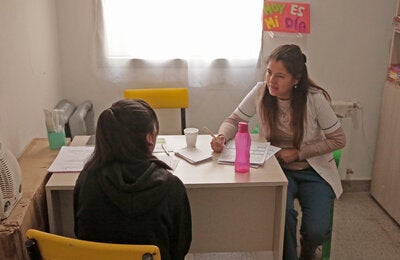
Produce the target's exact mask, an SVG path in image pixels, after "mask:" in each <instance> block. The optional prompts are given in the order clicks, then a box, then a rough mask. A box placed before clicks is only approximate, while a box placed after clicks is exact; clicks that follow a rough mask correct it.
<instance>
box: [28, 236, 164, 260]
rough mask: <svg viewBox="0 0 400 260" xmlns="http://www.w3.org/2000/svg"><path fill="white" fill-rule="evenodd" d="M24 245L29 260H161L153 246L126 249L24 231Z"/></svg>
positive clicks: (121, 246) (157, 250)
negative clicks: (25, 236) (25, 237)
mask: <svg viewBox="0 0 400 260" xmlns="http://www.w3.org/2000/svg"><path fill="white" fill-rule="evenodd" d="M26 235H27V238H28V240H27V241H26V242H25V246H26V249H27V251H28V255H29V257H30V259H31V260H37V259H42V260H50V259H51V260H64V259H65V260H71V259H73V260H87V259H89V260H91V259H96V260H110V259H118V260H125V259H126V260H128V259H130V260H161V255H160V250H159V248H158V247H157V246H155V245H127V244H111V243H100V242H92V241H85V240H80V239H75V238H69V237H63V236H59V235H54V234H50V233H47V232H43V231H39V230H35V229H28V230H27V232H26Z"/></svg>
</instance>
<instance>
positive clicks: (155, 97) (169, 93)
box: [124, 88, 189, 134]
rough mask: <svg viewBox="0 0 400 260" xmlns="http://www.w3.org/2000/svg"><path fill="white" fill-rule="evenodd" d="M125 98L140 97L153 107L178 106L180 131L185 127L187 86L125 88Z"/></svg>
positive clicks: (187, 101) (187, 105)
mask: <svg viewBox="0 0 400 260" xmlns="http://www.w3.org/2000/svg"><path fill="white" fill-rule="evenodd" d="M124 98H125V99H142V100H144V101H146V102H147V103H149V105H150V106H151V107H152V108H154V109H163V108H180V109H181V131H182V134H183V129H185V128H186V110H185V109H186V108H188V107H189V93H188V89H187V88H145V89H125V90H124Z"/></svg>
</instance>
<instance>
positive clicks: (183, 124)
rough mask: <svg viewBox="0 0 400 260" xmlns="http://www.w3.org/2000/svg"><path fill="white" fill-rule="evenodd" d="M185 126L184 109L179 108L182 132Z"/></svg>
mask: <svg viewBox="0 0 400 260" xmlns="http://www.w3.org/2000/svg"><path fill="white" fill-rule="evenodd" d="M185 128H186V110H185V109H184V108H181V131H182V134H184V133H183V130H184V129H185Z"/></svg>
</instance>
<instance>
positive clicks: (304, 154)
mask: <svg viewBox="0 0 400 260" xmlns="http://www.w3.org/2000/svg"><path fill="white" fill-rule="evenodd" d="M325 137H326V139H324V140H321V141H319V142H317V143H313V144H303V145H302V146H301V147H300V150H299V160H300V161H302V160H304V159H306V158H309V157H313V156H317V155H322V154H326V153H330V152H333V151H335V150H338V149H341V148H343V147H344V146H345V144H346V136H345V134H344V131H343V127H339V128H338V129H337V130H335V131H333V132H332V133H329V134H325Z"/></svg>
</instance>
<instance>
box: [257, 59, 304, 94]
mask: <svg viewBox="0 0 400 260" xmlns="http://www.w3.org/2000/svg"><path fill="white" fill-rule="evenodd" d="M265 81H266V82H267V86H268V91H269V93H270V94H271V96H274V97H277V98H280V99H290V98H291V97H292V90H293V87H294V85H296V84H297V83H298V80H297V79H295V78H294V77H293V76H292V75H291V74H290V73H289V72H288V71H287V70H286V68H285V66H284V65H283V62H282V61H275V60H271V61H269V63H268V65H267V72H266V74H265Z"/></svg>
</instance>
